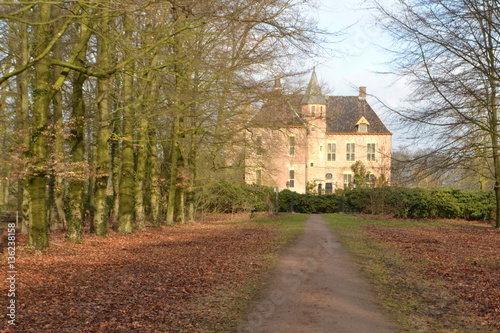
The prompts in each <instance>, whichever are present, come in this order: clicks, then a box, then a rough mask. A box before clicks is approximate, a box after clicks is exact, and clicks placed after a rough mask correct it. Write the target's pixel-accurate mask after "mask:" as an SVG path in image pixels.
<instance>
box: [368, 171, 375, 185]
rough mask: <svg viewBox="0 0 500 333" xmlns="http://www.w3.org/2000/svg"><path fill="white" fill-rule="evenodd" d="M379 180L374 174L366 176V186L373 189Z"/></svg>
mask: <svg viewBox="0 0 500 333" xmlns="http://www.w3.org/2000/svg"><path fill="white" fill-rule="evenodd" d="M376 179H377V178H376V177H375V175H374V174H373V173H369V174H367V175H366V185H367V186H369V187H373V186H375V180H376Z"/></svg>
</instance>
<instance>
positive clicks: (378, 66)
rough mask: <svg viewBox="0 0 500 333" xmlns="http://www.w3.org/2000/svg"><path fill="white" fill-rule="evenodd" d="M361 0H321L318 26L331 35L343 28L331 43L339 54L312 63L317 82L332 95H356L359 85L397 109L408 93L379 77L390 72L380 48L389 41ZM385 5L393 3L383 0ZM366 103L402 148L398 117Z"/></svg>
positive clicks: (391, 80)
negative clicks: (339, 35)
mask: <svg viewBox="0 0 500 333" xmlns="http://www.w3.org/2000/svg"><path fill="white" fill-rule="evenodd" d="M363 2H364V1H361V0H320V3H321V5H320V7H319V10H318V12H317V13H316V16H317V18H318V20H319V27H320V28H322V29H326V30H328V31H330V32H336V31H339V30H341V29H344V28H347V29H346V34H345V36H344V37H343V38H342V41H341V42H338V43H335V44H332V45H331V47H333V48H334V49H335V50H339V51H341V53H342V54H340V55H337V56H333V57H327V58H325V59H315V60H313V61H312V62H313V66H316V74H317V76H318V79H319V81H320V82H321V83H322V84H325V85H326V86H328V87H329V88H330V89H333V95H357V94H358V90H359V87H360V86H363V87H367V93H368V95H373V96H376V97H377V98H378V99H379V100H380V101H382V102H383V103H385V104H387V105H389V106H391V107H395V108H397V107H398V106H402V105H403V104H404V100H405V98H406V97H407V96H408V94H410V93H411V92H410V91H409V89H408V88H407V87H406V86H405V85H404V82H402V81H401V80H396V77H395V76H391V75H388V74H381V73H380V72H387V71H389V70H390V69H389V66H388V63H389V62H390V61H391V59H392V58H391V55H390V54H389V53H388V52H387V51H384V50H383V49H382V47H381V46H383V45H385V44H387V43H389V42H390V39H389V36H388V35H387V34H386V33H384V31H383V30H381V29H378V28H377V27H376V26H375V22H376V21H375V20H376V19H375V17H374V15H373V12H370V11H368V10H365V9H363ZM385 2H386V3H390V2H392V0H385ZM377 98H374V97H371V96H368V97H367V100H368V102H369V103H370V105H371V106H372V107H373V109H374V110H375V112H376V113H377V114H378V115H379V116H380V118H381V119H382V121H384V123H385V124H386V126H387V127H388V128H389V130H390V131H391V132H393V134H394V135H393V147H399V146H403V145H405V142H404V134H405V133H404V129H401V128H399V127H400V126H399V124H398V122H397V118H396V117H395V115H394V114H392V113H390V112H388V111H387V110H386V109H385V108H384V107H383V106H382V105H381V104H380V103H379V102H378V100H377Z"/></svg>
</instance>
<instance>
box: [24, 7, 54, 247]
mask: <svg viewBox="0 0 500 333" xmlns="http://www.w3.org/2000/svg"><path fill="white" fill-rule="evenodd" d="M39 11H40V16H39V22H40V25H39V26H38V29H37V37H38V42H39V44H40V45H43V44H44V43H45V42H46V41H47V39H48V38H49V33H50V32H49V26H48V24H47V22H48V21H49V20H50V14H51V5H50V4H48V3H41V4H40V8H39ZM35 76H36V79H35V89H34V91H33V99H34V103H33V121H32V128H31V130H32V134H31V140H30V157H31V163H32V170H31V175H30V177H29V181H28V184H29V185H28V187H29V196H30V202H31V207H30V212H31V216H30V218H29V222H30V225H29V228H28V245H29V246H31V247H34V248H35V249H42V248H45V247H48V246H49V233H48V223H47V222H48V221H47V197H46V184H47V181H46V177H45V176H46V174H47V171H46V168H47V166H46V160H47V134H46V131H47V118H48V114H49V104H50V89H51V84H50V67H49V64H48V60H47V59H46V58H43V59H41V60H40V61H38V62H37V63H36V64H35Z"/></svg>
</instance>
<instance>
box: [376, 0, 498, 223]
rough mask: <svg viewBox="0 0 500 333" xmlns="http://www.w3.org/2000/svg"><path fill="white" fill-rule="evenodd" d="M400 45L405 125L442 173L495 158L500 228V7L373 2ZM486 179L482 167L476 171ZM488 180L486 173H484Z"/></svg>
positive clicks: (471, 0)
mask: <svg viewBox="0 0 500 333" xmlns="http://www.w3.org/2000/svg"><path fill="white" fill-rule="evenodd" d="M375 5H376V6H377V8H378V10H379V12H380V13H381V15H382V18H383V24H384V27H385V28H387V29H388V31H390V32H391V34H392V35H393V37H395V39H396V40H397V41H398V43H397V48H398V50H397V51H395V52H396V53H395V54H396V56H397V57H396V58H397V62H395V63H396V64H397V65H398V67H397V72H398V73H399V74H400V75H402V76H405V77H407V78H409V79H410V82H411V87H412V88H413V89H414V94H413V96H412V98H411V100H410V101H409V102H411V104H412V106H411V107H409V108H406V109H404V110H399V111H397V112H398V114H399V115H400V116H401V118H402V120H404V121H406V122H407V123H408V124H409V125H410V126H413V128H414V129H415V130H417V132H420V133H426V135H425V136H422V135H421V134H420V136H421V138H422V139H423V140H424V141H425V143H426V145H427V146H429V147H432V148H433V153H434V154H439V155H440V156H441V158H439V159H435V160H436V161H438V160H439V163H440V165H439V167H440V168H468V169H472V168H476V167H477V166H478V165H479V166H481V165H482V163H471V161H472V160H481V161H491V163H492V164H491V174H489V175H488V176H489V177H490V178H491V179H492V180H494V182H495V186H494V190H495V194H496V198H497V211H496V213H497V214H496V226H497V227H500V140H499V134H500V133H499V122H498V120H499V119H498V117H499V114H498V111H499V110H498V94H499V86H498V82H499V72H498V69H499V68H500V66H499V65H500V63H499V58H498V57H499V54H500V53H499V51H500V43H499V42H500V30H499V29H500V28H499V27H500V4H499V3H498V1H495V0H459V1H451V0H431V1H427V0H398V1H396V4H395V5H394V6H392V7H390V8H389V7H384V6H383V5H381V4H380V3H379V2H378V1H375ZM476 171H477V172H478V173H482V174H485V173H484V171H485V169H484V168H483V167H481V168H480V169H476ZM485 175H486V174H485Z"/></svg>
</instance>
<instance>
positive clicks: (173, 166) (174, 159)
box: [166, 115, 180, 225]
mask: <svg viewBox="0 0 500 333" xmlns="http://www.w3.org/2000/svg"><path fill="white" fill-rule="evenodd" d="M179 130H180V116H179V115H176V116H175V119H174V126H173V129H172V149H171V154H170V185H169V190H168V203H167V221H166V223H167V225H173V224H174V221H175V213H176V212H175V207H176V196H177V190H178V186H177V179H178V172H179V160H180V151H179Z"/></svg>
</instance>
